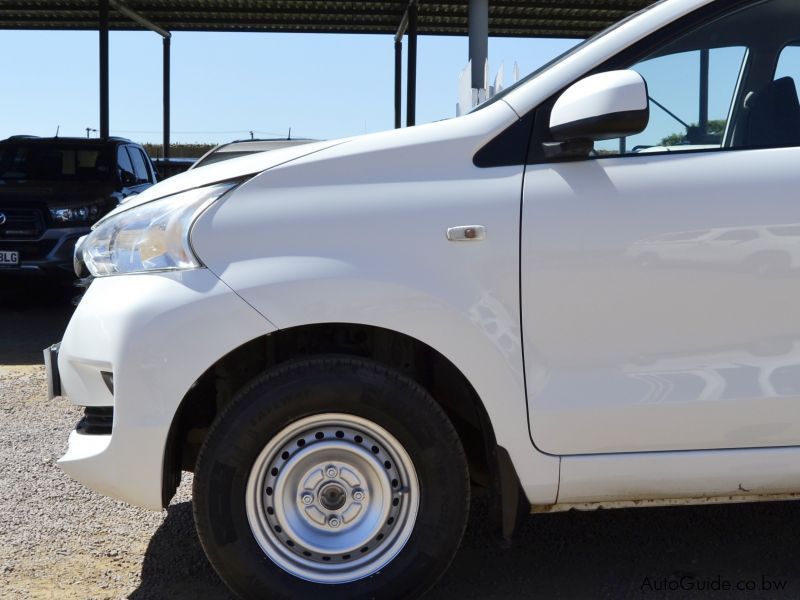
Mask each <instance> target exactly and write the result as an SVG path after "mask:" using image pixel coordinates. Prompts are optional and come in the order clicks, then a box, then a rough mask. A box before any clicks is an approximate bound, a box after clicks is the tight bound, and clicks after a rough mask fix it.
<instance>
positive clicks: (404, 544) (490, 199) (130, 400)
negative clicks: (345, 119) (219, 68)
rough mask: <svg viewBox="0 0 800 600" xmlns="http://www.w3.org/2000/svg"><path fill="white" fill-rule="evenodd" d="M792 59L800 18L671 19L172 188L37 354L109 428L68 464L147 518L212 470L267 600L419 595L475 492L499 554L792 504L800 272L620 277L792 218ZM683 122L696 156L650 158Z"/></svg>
mask: <svg viewBox="0 0 800 600" xmlns="http://www.w3.org/2000/svg"><path fill="white" fill-rule="evenodd" d="M797 40H800V3H798V2H796V0H766V1H753V0H747V1H738V0H724V1H723V0H716V1H715V0H666V1H664V2H658V3H656V4H655V5H653V6H652V7H651V8H649V9H647V10H645V11H642V12H641V13H639V14H637V15H636V16H634V17H632V18H630V19H627V20H625V21H623V22H622V23H620V24H618V25H617V26H615V27H613V28H611V29H609V30H608V31H606V32H604V33H602V34H600V35H599V36H597V37H595V38H593V39H591V40H589V41H587V42H586V43H584V44H580V45H579V46H577V47H576V48H574V49H573V50H571V51H570V52H568V53H567V54H565V55H564V56H562V57H561V58H559V59H558V60H556V61H554V62H553V63H551V64H550V65H548V66H546V67H544V68H542V69H541V70H540V71H538V72H537V73H534V74H532V75H531V76H529V77H528V78H526V79H524V80H522V81H521V82H520V83H519V84H518V85H515V86H513V87H511V88H509V89H507V90H505V91H504V92H503V93H502V94H500V95H498V96H496V97H495V98H493V99H492V100H491V101H489V102H487V103H485V104H484V105H482V106H480V107H479V108H478V109H477V110H475V111H473V112H471V113H469V114H467V115H465V116H462V117H459V118H456V119H452V120H448V121H443V122H438V123H433V124H429V125H424V126H419V127H413V128H408V129H403V130H397V131H389V132H385V133H379V134H373V135H366V136H362V137H356V138H352V139H344V140H338V141H327V142H320V143H315V144H307V145H303V146H298V147H295V148H289V149H285V150H278V151H274V152H269V153H260V154H256V155H252V156H246V157H242V158H238V159H233V160H230V161H225V162H223V163H220V164H216V165H209V166H207V167H203V168H202V169H196V170H192V171H190V172H188V173H185V174H182V175H179V176H176V177H173V178H171V179H168V180H166V181H164V182H162V183H160V184H158V185H156V186H154V187H152V188H150V189H149V190H147V191H145V192H144V193H142V194H140V195H139V196H137V198H135V199H134V200H132V201H131V202H128V203H126V204H125V205H123V206H122V207H120V208H118V209H117V210H115V211H114V212H113V213H111V214H110V215H109V216H107V217H105V218H104V219H103V220H102V221H101V222H99V223H98V224H97V225H96V226H95V227H94V229H93V231H92V233H91V234H90V235H89V236H88V237H87V238H86V239H84V240H83V242H82V244H81V246H80V249H79V251H78V256H77V263H78V268H84V267H85V268H87V269H88V270H89V272H90V273H91V274H92V275H93V276H94V280H93V282H92V284H91V286H90V287H89V289H88V291H87V292H86V294H85V296H84V298H83V300H82V302H81V303H80V305H79V306H78V308H77V311H76V312H75V314H74V316H73V318H72V320H71V321H70V324H69V327H68V328H67V331H66V333H65V335H64V338H63V341H62V342H61V344H60V347H58V346H56V347H54V348H52V349H50V350H48V351H47V352H46V358H47V359H48V361H49V363H50V366H49V381H50V384H51V387H52V393H53V394H57V393H62V394H63V395H65V396H66V397H67V398H69V401H70V402H72V403H74V404H75V405H79V406H83V407H86V408H85V418H84V419H83V420H82V421H81V423H79V424H78V427H77V429H76V430H75V431H73V432H72V433H71V435H70V439H69V448H68V450H67V452H66V454H65V455H64V457H63V458H62V459H61V460H60V465H61V467H62V468H63V469H64V470H65V471H66V472H67V473H68V474H70V475H71V476H72V477H74V478H75V479H77V480H78V481H81V482H83V483H84V484H86V485H87V486H89V487H91V488H93V489H95V490H97V491H98V492H101V493H103V494H107V495H110V496H113V497H115V498H120V499H122V500H125V501H127V502H130V503H132V504H136V505H139V506H143V507H147V508H151V509H154V510H158V509H160V508H161V507H163V506H165V505H166V504H167V503H168V502H169V500H170V498H171V496H172V494H173V492H174V490H175V486H176V484H177V481H178V479H179V476H180V474H181V471H182V470H187V471H193V472H194V499H193V501H194V511H195V517H196V522H197V529H198V533H199V536H200V539H201V541H202V544H203V547H204V548H205V550H206V552H207V554H208V557H209V560H210V561H211V563H212V565H213V566H214V568H215V569H216V570H217V572H218V573H219V574H220V576H221V577H222V578H223V579H224V580H225V582H226V583H227V584H228V585H229V586H230V587H231V589H232V590H234V592H235V593H236V594H238V595H239V596H241V597H243V598H267V597H314V595H315V594H320V595H322V596H324V597H342V598H351V597H352V598H354V597H364V598H372V597H397V598H407V597H412V596H416V595H419V594H421V593H423V592H424V591H425V590H426V589H428V588H429V587H430V586H431V585H433V583H434V582H435V581H436V579H437V577H439V575H440V574H441V573H442V572H443V571H444V570H445V569H446V568H447V566H448V564H449V562H450V560H451V558H452V556H453V554H454V552H455V551H456V549H457V547H458V545H459V542H460V539H461V535H462V532H463V530H464V525H465V522H466V518H467V512H468V508H469V503H470V495H471V493H472V491H473V490H474V489H477V488H483V489H484V490H486V491H488V493H489V495H490V496H491V498H492V499H493V500H494V501H495V503H496V506H497V507H498V508H499V510H498V511H497V514H498V517H499V519H498V529H499V530H500V531H502V532H503V534H504V535H506V536H509V535H511V534H512V532H513V529H514V525H515V523H516V521H517V517H518V515H519V514H522V513H527V512H529V511H532V512H552V511H556V510H566V509H569V508H575V507H577V508H596V507H599V506H604V507H622V506H632V505H636V506H647V505H654V504H664V503H668V504H676V503H686V504H690V503H711V502H738V501H748V500H770V499H786V498H795V497H797V495H798V494H799V493H800V386H798V385H797V384H796V383H792V382H791V381H790V380H791V378H792V377H793V376H794V375H793V374H795V373H797V372H798V370H797V369H794V368H793V366H792V365H800V354H799V353H798V352H800V344H798V343H797V341H798V340H800V319H798V307H800V278H799V277H798V275H797V274H796V273H795V272H794V271H792V270H787V271H786V272H785V273H782V274H781V276H780V277H770V278H764V277H758V276H757V274H756V273H754V272H751V271H744V272H739V271H737V272H733V271H731V269H729V268H728V267H727V266H726V261H725V260H714V261H708V260H707V258H706V254H704V252H703V251H701V250H700V249H699V248H697V249H696V251H694V252H692V250H691V248H689V249H688V250H687V251H686V252H685V253H683V254H682V260H681V264H680V265H676V266H674V267H672V268H670V269H643V268H641V266H640V265H638V264H637V263H636V261H633V260H631V259H630V257H629V256H626V252H627V250H628V248H630V247H631V245H632V244H634V243H635V242H636V241H637V240H646V239H654V238H655V237H656V236H660V235H665V234H669V233H671V232H685V231H700V230H711V229H720V228H742V227H760V226H769V227H771V228H774V227H780V226H784V225H785V226H787V227H795V226H796V224H797V223H800V201H798V189H800V169H798V166H797V165H798V164H800V103H798V100H797V93H796V90H795V85H794V79H793V77H792V73H800V53H798V49H800V48H798V46H797V45H795V44H796V41H797ZM776 65H777V69H776ZM687 82H688V83H687ZM709 83H711V84H713V85H709ZM648 98H651V99H655V100H657V102H658V104H657V105H656V104H655V102H654V101H649V100H648ZM651 105H652V106H651ZM665 111H669V115H672V116H669V115H667V116H665V115H666V112H665ZM672 117H675V118H677V119H679V120H680V122H681V123H685V124H686V130H687V131H686V135H685V136H684V135H683V134H682V133H681V135H680V139H685V141H686V146H687V148H686V149H685V150H681V149H680V146H679V145H678V146H673V147H671V148H666V147H665V148H664V151H663V152H658V151H656V150H651V151H650V152H647V153H641V152H637V151H636V149H637V148H639V149H640V148H642V147H650V148H655V147H658V146H665V145H667V144H668V142H664V143H662V140H672V139H677V138H675V137H670V136H673V135H674V134H675V133H676V132H675V128H676V125H675V119H673V118H672ZM710 120H714V121H715V122H716V128H715V129H714V130H713V132H712V130H711V127H710V126H709V125H708V121H710ZM720 120H723V121H724V133H723V134H719V131H720V127H719V123H720ZM621 136H623V137H621ZM697 145H701V146H703V147H702V148H697V147H696V146H697ZM629 149H631V150H629ZM600 150H602V152H601V151H600ZM778 237H779V236H770V237H764V238H763V240H761V242H760V243H761V244H762V245H764V246H765V247H769V246H770V245H771V244H774V245H776V247H778V248H779V247H781V246H783V245H785V243H786V242H785V241H778ZM726 248H728V247H727V246H724V245H719V247H718V248H717V249H716V250H715V252H718V253H721V254H724V253H725V252H726V251H727V252H731V253H733V252H734V250H732V249H730V250H726ZM776 366H779V367H780V369H781V373H782V375H781V380H780V384H779V385H778V384H776V383H771V384H769V385H766V384H765V383H764V381H765V380H764V378H765V377H766V375H765V374H769V373H772V372H773V371H775V369H776ZM683 374H687V375H686V376H684V375H683ZM769 377H772V376H771V375H770V376H769ZM787 378H788V379H789V381H787ZM723 382H724V391H723V387H722V383H723ZM541 518H545V517H541ZM543 576H546V575H545V574H543Z"/></svg>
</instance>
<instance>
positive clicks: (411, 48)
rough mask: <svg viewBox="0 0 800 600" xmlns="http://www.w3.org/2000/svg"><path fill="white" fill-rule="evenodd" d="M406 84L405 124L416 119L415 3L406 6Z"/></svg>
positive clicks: (409, 123)
mask: <svg viewBox="0 0 800 600" xmlns="http://www.w3.org/2000/svg"><path fill="white" fill-rule="evenodd" d="M407 71H408V72H407V74H406V75H407V77H408V85H407V89H406V91H407V96H406V126H408V127H411V126H412V125H414V124H415V123H416V120H417V5H416V3H414V4H411V5H409V7H408V69H407Z"/></svg>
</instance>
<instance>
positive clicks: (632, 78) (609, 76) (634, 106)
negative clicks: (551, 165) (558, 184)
mask: <svg viewBox="0 0 800 600" xmlns="http://www.w3.org/2000/svg"><path fill="white" fill-rule="evenodd" d="M649 119H650V104H649V102H648V99H647V83H646V82H645V80H644V78H643V77H642V76H641V75H639V73H637V72H636V71H609V72H607V73H598V74H597V75H592V76H590V77H587V78H586V79H581V80H580V81H579V82H577V83H575V84H573V85H572V86H570V87H569V88H567V90H566V91H565V92H564V93H563V94H561V97H559V99H558V100H556V103H555V104H554V105H553V110H552V111H551V112H550V134H551V135H552V136H553V139H554V140H555V142H548V143H545V144H544V152H545V155H546V156H548V157H549V158H556V157H563V158H566V157H569V158H579V157H584V158H585V157H586V156H588V154H589V152H591V150H592V148H593V147H594V142H595V141H598V140H610V139H614V138H618V137H625V136H628V135H633V134H636V133H640V132H641V131H643V130H644V128H645V127H647V122H648V120H649Z"/></svg>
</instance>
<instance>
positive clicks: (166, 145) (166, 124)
mask: <svg viewBox="0 0 800 600" xmlns="http://www.w3.org/2000/svg"><path fill="white" fill-rule="evenodd" d="M162 42H163V44H164V69H163V75H164V98H163V99H164V158H169V50H170V38H168V37H165V38H164V39H163V40H162Z"/></svg>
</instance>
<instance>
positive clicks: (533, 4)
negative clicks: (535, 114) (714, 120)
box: [0, 0, 654, 38]
mask: <svg viewBox="0 0 800 600" xmlns="http://www.w3.org/2000/svg"><path fill="white" fill-rule="evenodd" d="M653 1H654V0H490V1H489V35H492V36H506V37H561V38H585V37H588V36H590V35H592V34H594V33H595V32H597V31H599V30H601V29H604V28H605V27H607V26H608V25H611V24H612V23H614V22H616V21H619V20H620V19H622V18H623V17H625V16H627V15H629V14H630V13H632V12H634V11H636V10H638V9H640V8H644V7H645V6H648V5H649V4H652V3H653ZM98 4H99V2H98V0H0V29H90V30H91V29H97V28H98V20H99V11H98ZM118 4H124V5H125V6H126V7H127V8H129V9H131V10H133V11H136V12H137V13H139V14H140V15H141V16H143V17H144V18H146V19H148V20H150V21H152V22H153V23H155V24H156V25H159V26H160V27H162V28H164V29H167V30H169V31H279V32H305V33H309V32H317V33H383V34H388V33H391V34H394V33H395V31H397V28H398V25H399V24H400V21H401V19H402V17H403V14H404V13H405V10H406V7H407V6H408V0H378V1H364V2H357V1H346V0H125V2H124V3H123V2H122V1H120V2H118ZM418 6H419V9H418V10H419V29H418V31H419V33H420V34H428V35H466V33H467V18H468V0H452V1H450V0H437V1H434V2H426V1H425V0H420V2H419V3H418ZM109 17H110V21H109V28H110V29H112V30H136V29H141V27H140V26H139V25H137V24H136V23H135V22H133V21H131V20H130V19H129V18H127V17H126V16H124V15H122V14H121V13H120V12H119V11H117V10H115V8H114V2H112V3H111V10H110V14H109Z"/></svg>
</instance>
